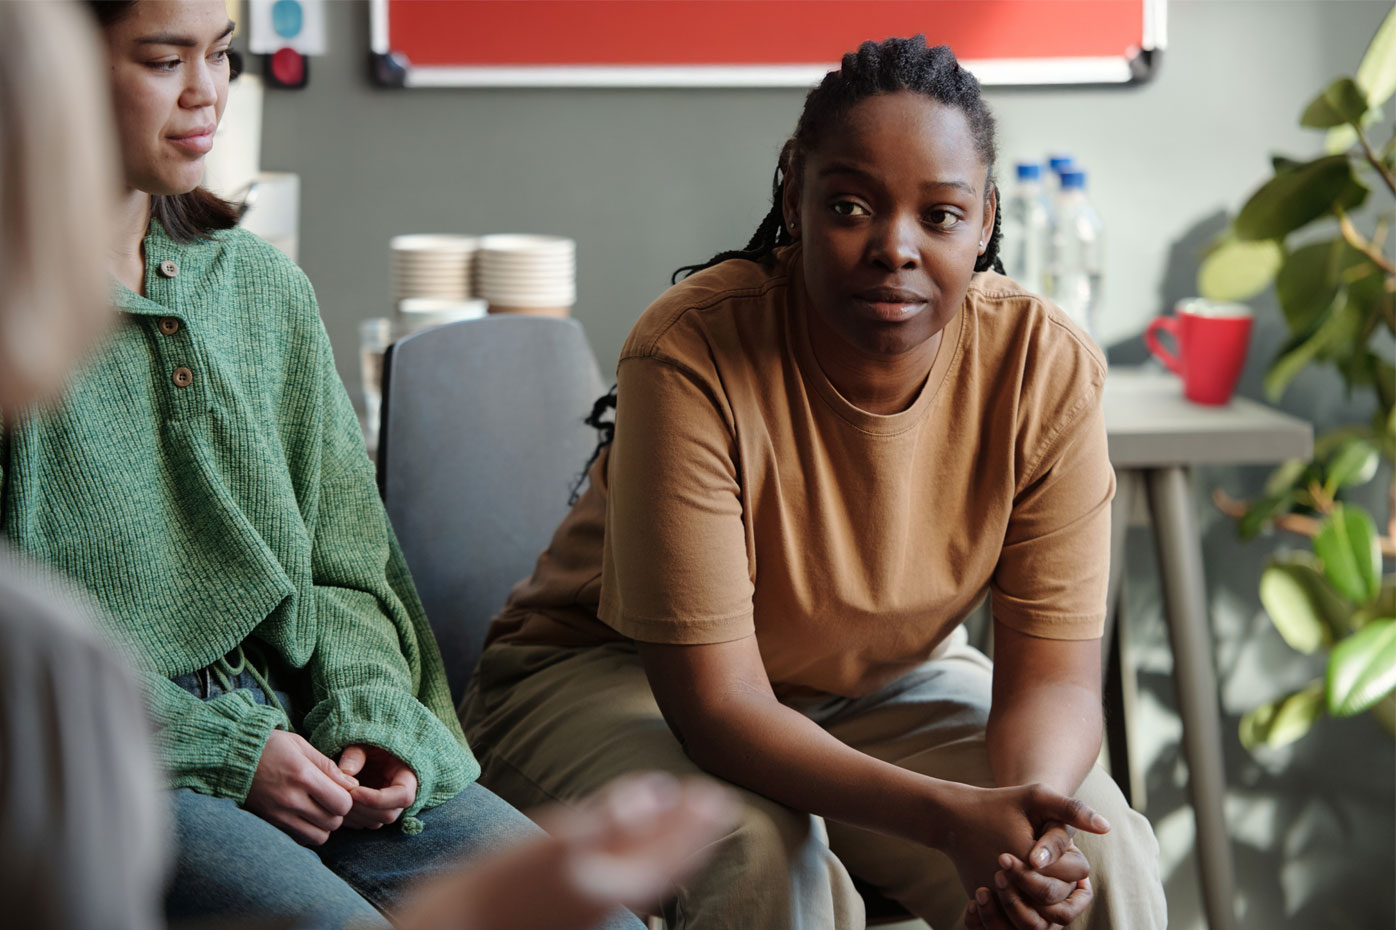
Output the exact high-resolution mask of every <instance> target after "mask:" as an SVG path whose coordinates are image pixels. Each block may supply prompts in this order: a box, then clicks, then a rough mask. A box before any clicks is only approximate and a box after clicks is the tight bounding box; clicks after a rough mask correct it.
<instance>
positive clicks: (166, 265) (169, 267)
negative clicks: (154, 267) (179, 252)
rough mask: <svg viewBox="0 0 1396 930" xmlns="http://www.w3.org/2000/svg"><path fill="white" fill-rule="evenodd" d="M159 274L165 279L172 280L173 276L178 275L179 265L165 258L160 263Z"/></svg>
mask: <svg viewBox="0 0 1396 930" xmlns="http://www.w3.org/2000/svg"><path fill="white" fill-rule="evenodd" d="M160 273H161V274H162V275H164V276H165V277H167V278H173V277H174V276H175V275H177V274H179V265H177V264H175V263H174V261H172V260H171V259H168V258H167V259H165V260H164V261H163V262H161V263H160Z"/></svg>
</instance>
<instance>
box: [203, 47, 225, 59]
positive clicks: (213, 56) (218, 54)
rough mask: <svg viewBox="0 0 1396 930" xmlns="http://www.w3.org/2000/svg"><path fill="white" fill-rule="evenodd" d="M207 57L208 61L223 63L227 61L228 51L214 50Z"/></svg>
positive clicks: (223, 49) (222, 49)
mask: <svg viewBox="0 0 1396 930" xmlns="http://www.w3.org/2000/svg"><path fill="white" fill-rule="evenodd" d="M208 57H209V58H210V60H212V61H216V62H224V61H227V60H228V50H227V49H226V48H220V49H214V51H213V52H212V54H210V55H209V56H208Z"/></svg>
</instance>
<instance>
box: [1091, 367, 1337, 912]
mask: <svg viewBox="0 0 1396 930" xmlns="http://www.w3.org/2000/svg"><path fill="white" fill-rule="evenodd" d="M1105 429H1106V433H1107V435H1108V439H1109V445H1110V461H1111V463H1112V464H1113V465H1114V466H1115V472H1116V478H1117V482H1118V488H1117V491H1116V496H1115V503H1114V506H1113V508H1112V518H1111V523H1112V526H1111V545H1110V548H1111V552H1110V591H1109V595H1108V598H1109V600H1108V603H1109V605H1110V615H1111V624H1110V625H1108V626H1107V630H1106V637H1107V645H1108V641H1109V636H1110V633H1111V627H1112V626H1113V618H1114V616H1115V614H1116V610H1115V608H1116V605H1117V604H1118V599H1119V592H1120V575H1121V572H1122V569H1123V566H1124V558H1123V556H1124V541H1125V529H1126V526H1127V525H1128V520H1129V514H1130V511H1131V508H1132V507H1133V506H1134V503H1135V500H1136V497H1137V495H1138V494H1139V493H1140V491H1142V492H1143V493H1144V494H1145V495H1146V497H1145V500H1146V503H1147V506H1148V511H1149V516H1150V522H1151V523H1152V526H1153V534H1154V543H1155V547H1156V549H1157V552H1158V562H1159V575H1160V580H1161V582H1162V590H1163V598H1164V605H1163V606H1164V616H1165V619H1166V621H1167V623H1168V633H1169V639H1170V641H1171V643H1172V647H1173V681H1174V684H1175V686H1176V688H1177V692H1178V713H1179V716H1180V717H1181V719H1182V724H1183V751H1184V754H1185V756H1186V758H1187V762H1188V783H1189V789H1190V791H1191V794H1192V803H1193V813H1194V816H1195V817H1196V820H1197V862H1198V868H1199V870H1200V871H1201V884H1202V898H1203V905H1204V908H1205V910H1206V914H1207V921H1208V925H1209V926H1210V927H1211V930H1233V928H1234V927H1235V922H1236V917H1235V908H1234V904H1233V901H1234V896H1233V887H1234V884H1235V881H1234V877H1233V870H1232V861H1231V848H1230V843H1229V840H1228V837H1227V830H1226V820H1225V816H1224V813H1223V808H1222V801H1223V798H1224V796H1225V790H1226V779H1225V773H1224V770H1223V763H1222V758H1223V757H1222V737H1221V714H1220V710H1219V703H1218V702H1219V693H1218V690H1217V676H1216V670H1215V667H1214V664H1213V659H1212V636H1211V626H1210V623H1209V620H1208V616H1207V596H1206V585H1205V582H1204V573H1203V564H1202V539H1201V537H1200V536H1199V534H1198V531H1197V522H1196V514H1195V513H1194V512H1193V494H1192V481H1191V475H1190V469H1191V467H1192V466H1194V465H1243V464H1244V465H1264V464H1278V463H1279V462H1282V461H1284V460H1285V459H1290V458H1300V459H1308V458H1309V457H1310V456H1311V455H1312V454H1313V428H1312V427H1311V426H1310V425H1309V424H1308V423H1307V422H1305V421H1303V420H1300V419H1297V418H1295V417H1292V416H1289V415H1287V414H1284V413H1280V412H1279V411H1277V410H1273V409H1271V408H1269V407H1266V406H1264V405H1262V404H1258V403H1255V402H1254V401H1250V400H1246V399H1244V398H1239V397H1237V398H1233V399H1232V401H1231V403H1229V404H1228V405H1226V406H1224V407H1204V406H1200V405H1197V404H1193V403H1190V402H1188V401H1186V400H1184V399H1183V389H1182V383H1181V382H1180V380H1179V379H1178V378H1177V377H1176V376H1174V375H1172V374H1169V373H1167V372H1161V371H1158V370H1154V369H1149V368H1112V369H1111V370H1110V373H1109V375H1108V376H1107V378H1106V382H1105ZM1258 580H1259V579H1257V581H1258ZM1105 651H1106V654H1107V655H1108V654H1109V652H1110V650H1109V649H1108V648H1107V649H1106V650H1105ZM1122 735H1123V733H1122V731H1121V732H1119V733H1116V734H1114V736H1115V738H1116V739H1119V738H1120V737H1121V736H1122Z"/></svg>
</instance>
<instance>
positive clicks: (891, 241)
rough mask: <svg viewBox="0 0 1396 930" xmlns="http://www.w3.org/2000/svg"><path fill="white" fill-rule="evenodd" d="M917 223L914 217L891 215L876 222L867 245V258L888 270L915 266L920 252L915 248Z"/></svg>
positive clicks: (918, 260)
mask: <svg viewBox="0 0 1396 930" xmlns="http://www.w3.org/2000/svg"><path fill="white" fill-rule="evenodd" d="M918 232H919V225H918V222H917V220H916V218H915V217H907V216H900V215H892V216H888V217H886V218H885V219H884V220H883V222H881V223H878V224H877V225H876V227H875V231H874V233H873V238H872V241H871V242H870V243H869V244H868V245H869V256H868V257H869V258H870V259H871V260H872V261H873V262H874V263H875V264H877V265H880V266H882V267H883V268H885V269H887V270H888V271H900V270H901V269H904V268H915V267H916V266H917V265H918V264H919V263H920V258H921V253H920V250H919V249H918V248H917V244H916V243H917V233H918Z"/></svg>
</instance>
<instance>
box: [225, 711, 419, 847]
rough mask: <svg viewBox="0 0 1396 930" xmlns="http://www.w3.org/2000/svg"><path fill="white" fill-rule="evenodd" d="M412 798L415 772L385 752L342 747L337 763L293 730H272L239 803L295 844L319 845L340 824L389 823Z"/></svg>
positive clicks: (360, 826)
mask: <svg viewBox="0 0 1396 930" xmlns="http://www.w3.org/2000/svg"><path fill="white" fill-rule="evenodd" d="M416 797H417V776H416V773H414V772H413V771H412V769H411V767H410V766H408V765H407V763H405V762H403V761H402V760H401V759H398V758H397V757H396V756H394V755H392V754H391V753H389V752H387V751H386V750H383V749H380V748H378V747H377V746H360V745H351V746H346V747H345V748H344V751H343V752H341V753H340V756H339V761H338V762H337V763H336V762H335V760H333V759H331V758H330V757H329V756H326V755H325V754H324V753H322V752H320V751H319V750H318V749H316V748H315V747H314V746H312V745H310V743H309V742H307V741H306V740H305V739H304V738H303V737H301V736H299V735H298V734H295V733H288V732H286V731H285V730H273V731H272V733H271V736H269V737H267V743H266V746H265V747H264V748H263V749H262V757H261V759H260V760H258V762H257V771H256V774H254V775H253V776H252V787H251V788H249V789H248V792H247V800H246V802H245V803H244V806H245V807H246V808H247V809H248V810H250V811H252V812H253V813H254V814H256V815H257V816H259V817H261V818H262V819H263V820H266V821H267V822H268V823H271V824H274V825H275V826H277V827H279V828H281V829H282V830H285V831H286V832H287V833H289V834H290V835H291V836H292V838H294V839H295V840H296V842H298V843H301V844H302V845H305V846H321V845H323V844H324V843H325V841H326V840H328V839H329V836H330V834H331V833H333V832H334V831H335V830H338V829H339V828H340V827H349V828H350V829H352V830H377V829H379V828H381V827H383V826H385V825H387V824H390V823H393V822H394V821H396V820H397V819H398V818H399V817H401V816H402V812H403V810H405V809H406V808H407V807H409V806H411V804H412V802H413V801H414V800H415V799H416Z"/></svg>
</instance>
